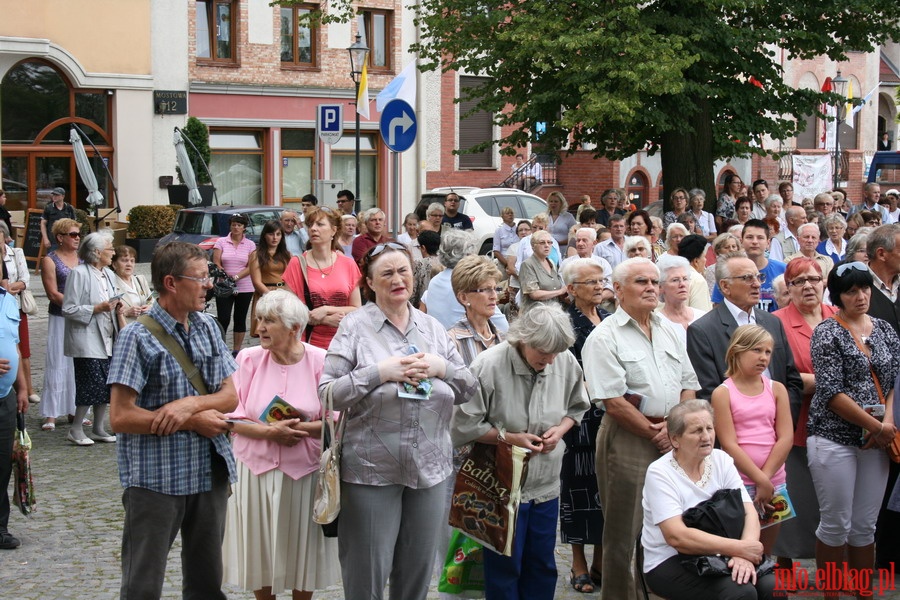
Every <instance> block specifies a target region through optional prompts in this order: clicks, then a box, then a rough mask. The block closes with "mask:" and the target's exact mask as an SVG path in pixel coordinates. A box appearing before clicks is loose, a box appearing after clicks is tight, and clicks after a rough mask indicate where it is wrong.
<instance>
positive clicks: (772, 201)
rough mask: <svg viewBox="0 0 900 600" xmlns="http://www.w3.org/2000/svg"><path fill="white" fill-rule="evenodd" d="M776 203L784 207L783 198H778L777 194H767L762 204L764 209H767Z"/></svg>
mask: <svg viewBox="0 0 900 600" xmlns="http://www.w3.org/2000/svg"><path fill="white" fill-rule="evenodd" d="M776 202H777V203H778V204H780V205H782V206H784V198H782V197H781V196H779V195H778V194H769V196H768V197H767V198H766V199H765V202H764V204H765V205H766V208H769V207H770V206H772V205H773V204H775V203H776Z"/></svg>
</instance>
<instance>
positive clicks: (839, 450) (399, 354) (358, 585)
mask: <svg viewBox="0 0 900 600" xmlns="http://www.w3.org/2000/svg"><path fill="white" fill-rule="evenodd" d="M750 190H751V191H750V195H747V194H746V193H745V190H744V186H743V183H742V182H741V180H740V178H738V177H737V176H733V175H732V176H729V177H728V178H726V181H725V187H724V190H723V191H722V194H721V196H720V197H719V198H718V200H717V203H716V209H715V210H714V211H710V212H707V211H706V210H704V207H705V194H704V193H703V191H702V190H697V189H693V190H688V189H685V188H677V189H675V190H674V191H673V192H672V194H671V196H670V203H669V204H668V205H667V206H668V207H669V208H671V210H668V211H666V212H665V213H664V214H663V215H662V216H661V217H655V216H653V215H651V214H649V213H648V212H647V211H645V210H641V209H638V208H637V207H622V205H623V204H624V202H625V199H624V197H623V196H624V195H623V194H621V193H620V192H619V191H617V190H607V191H605V192H604V193H603V194H601V195H600V200H599V202H597V203H596V206H594V203H592V202H591V201H590V199H589V198H585V199H584V200H583V202H582V204H581V205H580V206H579V207H578V209H577V212H576V214H575V215H574V216H573V215H572V214H571V213H570V212H569V211H568V210H567V209H568V205H567V203H566V200H565V198H564V197H563V196H562V194H561V193H559V192H553V194H552V195H551V196H552V197H550V198H548V210H547V212H546V213H543V214H538V215H536V216H534V217H532V218H531V219H529V220H519V221H516V219H515V214H514V211H513V209H512V208H511V207H501V212H500V214H501V215H502V217H503V223H502V224H501V225H500V227H499V228H498V229H497V231H496V233H495V235H494V245H493V248H492V252H491V256H489V257H484V256H478V255H477V254H476V252H475V250H476V248H475V240H474V238H473V236H472V234H471V233H470V232H469V231H467V230H469V229H471V220H469V218H468V217H467V216H466V215H464V214H463V213H461V212H460V211H459V205H460V201H459V200H460V199H459V196H457V195H456V194H453V193H451V194H449V195H448V196H447V199H446V201H445V203H444V204H441V203H433V204H431V205H430V206H427V207H426V212H425V215H424V217H425V218H422V219H420V218H419V217H418V216H417V215H416V214H414V213H413V214H410V215H407V217H406V218H405V219H404V223H403V231H402V234H401V235H400V236H398V238H397V240H393V239H391V238H390V236H389V234H388V233H387V231H386V223H385V220H386V219H385V214H384V212H382V211H381V210H379V209H370V210H367V211H362V212H361V213H359V214H356V213H354V212H353V196H352V194H351V193H350V192H347V191H343V192H341V195H342V196H341V198H342V202H341V205H340V207H339V209H338V210H332V209H330V208H327V207H321V206H319V205H318V201H317V200H316V199H315V198H314V197H311V196H307V197H305V198H304V203H303V205H304V206H303V219H302V221H303V223H302V224H301V219H300V218H299V217H298V215H297V213H295V212H293V211H285V212H284V213H283V215H282V219H281V221H271V222H269V223H266V224H265V226H264V228H263V231H262V235H261V236H260V239H259V241H258V242H257V243H253V242H251V241H250V240H249V239H248V238H247V237H246V236H245V230H246V226H247V222H246V219H245V218H244V217H243V216H241V215H236V216H235V217H233V218H232V220H231V224H230V225H231V228H230V233H229V235H228V236H225V237H223V238H221V239H220V240H219V241H218V242H217V243H216V246H215V250H214V251H213V256H212V260H213V262H214V263H216V265H217V266H218V267H219V268H221V269H223V270H224V271H225V273H226V274H227V275H228V276H229V277H231V278H232V279H233V280H234V282H235V284H236V292H235V294H233V295H232V296H231V297H228V298H225V299H224V300H223V299H222V298H219V299H218V300H217V316H218V318H217V319H213V318H212V317H211V316H209V315H207V314H206V312H205V304H206V299H207V292H208V291H209V289H210V288H211V287H212V285H213V282H212V279H211V277H210V272H209V270H208V267H207V262H206V259H207V257H206V255H205V254H204V253H203V252H202V251H201V250H200V249H199V248H197V247H195V246H191V245H188V244H182V243H171V244H167V245H165V246H162V247H160V248H158V249H157V251H156V253H155V254H154V258H153V262H152V264H151V271H152V290H153V291H154V293H151V286H150V285H149V284H148V282H146V281H145V280H144V279H143V278H142V277H140V276H139V275H135V274H134V254H133V252H131V251H130V250H129V249H127V248H113V244H112V238H111V236H109V235H108V233H107V232H103V231H100V232H97V233H92V234H90V235H87V236H86V237H85V238H84V239H83V240H82V239H81V228H80V224H79V223H77V221H74V220H71V219H68V218H65V217H62V218H60V219H57V221H56V222H55V223H54V224H53V225H52V226H51V227H50V229H49V233H48V235H50V236H53V237H54V238H55V241H56V244H55V245H56V247H55V248H54V250H53V251H52V252H51V253H50V254H49V255H48V256H47V257H46V258H44V260H43V264H42V267H43V268H42V279H43V283H44V287H45V289H46V290H47V296H48V299H49V300H50V322H49V332H48V339H47V356H46V360H47V370H46V375H45V384H44V389H43V399H42V402H41V415H42V417H43V418H44V422H43V429H44V430H45V431H52V430H53V429H55V427H56V422H57V419H59V418H61V417H66V416H68V417H69V421H70V423H71V426H70V427H69V432H68V439H69V440H70V441H71V442H72V443H73V444H75V445H78V446H89V445H92V444H94V443H95V442H111V443H117V444H118V453H119V471H120V473H119V475H120V480H121V482H122V485H123V487H124V488H125V492H124V495H123V504H124V506H125V527H124V532H123V552H122V564H123V577H122V596H123V597H129V598H137V597H140V598H142V597H158V596H159V593H160V589H161V586H162V583H163V580H162V578H163V573H164V570H165V563H166V559H167V556H168V552H169V548H170V546H171V543H172V540H173V539H174V536H175V535H176V534H177V533H179V532H180V533H181V535H182V538H183V544H184V550H183V552H182V555H183V561H182V568H183V571H184V587H185V590H186V593H188V592H189V593H191V594H194V595H196V596H197V597H204V598H221V597H224V595H223V593H222V592H221V585H222V582H223V581H228V582H230V583H232V584H234V585H237V586H240V587H242V588H243V589H246V590H248V591H253V592H254V594H255V596H256V597H257V598H260V599H269V598H274V597H275V595H276V594H280V593H284V592H290V593H291V594H292V596H293V597H294V598H311V597H312V593H313V592H314V590H316V589H322V588H324V587H327V586H329V585H332V584H334V583H337V582H338V581H340V582H342V584H343V589H344V592H345V594H346V595H347V598H381V597H383V595H384V590H385V586H386V585H387V584H390V597H391V598H397V599H401V598H402V599H404V600H406V599H415V598H422V599H424V598H425V596H426V595H427V592H428V588H429V584H430V582H431V580H432V577H433V575H434V572H435V569H436V568H437V569H440V567H441V566H442V565H443V560H444V556H445V555H446V553H447V548H448V543H449V539H450V533H451V532H450V530H449V528H448V526H447V517H448V513H449V510H450V499H451V492H452V489H453V485H454V482H455V479H456V477H455V475H456V471H457V470H458V469H459V468H460V465H461V464H462V460H463V459H464V457H465V452H466V450H465V449H466V448H467V447H468V445H470V444H471V443H473V442H478V443H482V444H491V445H496V444H511V445H515V446H520V447H522V448H525V449H527V450H528V451H529V452H530V453H531V455H532V457H531V459H530V461H529V473H528V477H527V479H526V481H525V484H524V487H523V488H522V490H521V498H520V500H521V502H520V506H519V510H518V515H517V520H516V536H515V540H514V544H513V549H512V552H511V555H509V556H505V555H503V554H500V553H498V552H494V551H493V550H490V549H488V548H485V549H484V551H483V557H484V558H483V564H484V595H485V597H486V598H488V599H489V600H493V599H514V600H518V599H525V598H528V599H538V600H540V599H542V598H552V597H553V595H554V591H555V588H556V582H557V579H558V568H557V559H556V555H555V552H554V547H555V545H556V541H557V532H559V536H560V539H561V541H562V543H564V544H569V545H571V548H572V564H571V565H568V575H567V576H566V579H567V580H568V583H569V585H571V587H572V588H573V589H574V590H576V591H578V592H583V593H595V592H599V594H600V597H601V598H602V599H603V600H620V599H623V598H625V599H632V598H635V597H636V595H637V593H638V588H639V585H640V581H639V580H640V579H642V578H644V577H645V579H646V582H647V583H648V584H649V586H650V587H651V588H652V589H653V590H654V591H657V592H659V593H660V594H661V595H663V596H665V597H667V598H672V599H676V600H677V599H682V598H683V599H688V598H690V599H691V600H695V599H697V598H710V599H712V598H732V597H734V598H757V597H759V598H772V597H773V594H774V591H773V588H774V580H775V575H774V573H773V568H772V565H773V564H775V565H777V567H778V568H782V569H791V567H792V561H793V560H795V559H810V558H814V559H815V560H816V562H817V566H818V567H819V568H821V569H826V568H829V567H828V565H831V567H830V568H832V569H834V568H838V569H840V568H842V567H843V566H844V565H847V566H849V568H851V569H856V570H857V571H856V572H863V571H867V570H868V571H871V569H873V568H874V567H875V566H876V565H878V566H879V567H887V566H888V565H890V564H891V563H892V562H900V512H898V511H900V487H897V486H896V485H895V482H896V480H897V475H898V472H900V468H898V465H897V463H893V462H892V461H891V460H890V458H889V455H890V451H891V446H892V442H893V441H894V436H895V434H896V433H897V427H896V426H895V423H896V422H897V420H896V418H895V414H894V402H893V400H894V388H895V386H896V385H897V379H898V374H900V338H898V333H900V258H898V257H900V225H897V224H896V222H895V217H896V215H897V214H898V213H900V211H898V210H897V208H896V204H897V198H896V196H897V194H896V190H890V191H889V193H888V194H887V197H888V198H890V200H889V201H888V206H886V207H883V209H882V207H881V204H879V200H880V190H879V189H878V188H877V186H873V185H871V184H870V185H868V186H867V187H866V198H865V201H864V202H863V203H861V204H859V205H853V206H850V207H847V208H848V210H847V213H849V214H847V215H843V214H841V213H842V211H843V209H844V208H845V206H844V204H843V202H845V201H846V198H843V197H842V198H841V201H840V202H841V203H838V201H837V199H836V198H835V197H834V196H832V195H831V194H819V195H818V196H816V198H814V199H813V200H812V204H813V208H812V209H811V210H809V211H807V209H805V208H804V206H803V204H804V202H806V200H804V201H802V202H797V201H795V200H794V199H793V189H792V186H791V185H790V183H782V184H781V185H780V186H778V194H769V189H768V183H767V182H765V181H763V180H758V181H755V182H753V185H752V186H751V188H750ZM348 195H349V196H348ZM573 212H575V211H573ZM857 217H859V218H857ZM467 220H468V225H469V226H468V227H467V226H466V221H467ZM851 222H854V223H856V224H857V227H856V228H855V229H852V230H851V228H850V223H851ZM4 269H5V271H7V272H8V275H7V277H5V279H7V280H8V285H5V287H6V289H7V290H8V294H7V293H6V292H3V293H0V299H2V296H4V295H9V296H16V295H17V294H18V293H19V292H20V291H21V290H22V289H25V288H27V286H28V285H29V280H28V279H27V269H26V270H25V272H24V275H23V274H21V273H20V271H21V269H20V268H18V266H17V258H16V253H15V252H14V251H13V249H11V248H10V249H6V252H5V254H4ZM23 279H24V281H23ZM248 311H249V312H250V314H251V318H250V333H251V336H253V337H254V338H257V339H258V340H259V344H258V346H256V345H252V346H251V347H246V344H245V343H244V339H243V338H244V332H245V331H246V328H247V323H246V313H247V312H248ZM17 312H18V311H15V313H17ZM15 313H13V314H14V316H16V319H14V321H15V326H16V329H17V337H18V339H19V342H20V345H21V347H22V349H23V351H22V353H21V356H22V358H23V359H24V358H26V352H25V350H26V348H27V323H26V325H25V329H24V333H23V332H22V328H21V325H20V322H21V319H19V315H18V314H15ZM22 316H24V315H22ZM229 328H232V333H231V339H232V344H231V345H229V344H227V343H226V339H227V334H226V332H227V331H228V329H229ZM5 366H6V363H5V361H3V360H2V358H0V382H3V381H4V376H5V375H7V373H6V371H4V367H5ZM24 372H25V371H24V369H17V373H21V376H19V375H17V377H19V379H20V380H21V381H22V382H23V383H22V385H24V380H25V377H24ZM7 379H8V377H7ZM107 384H108V386H107ZM10 385H11V382H10ZM2 391H6V390H5V389H0V392H2ZM30 393H33V392H32V390H31V389H30V388H28V387H26V388H25V389H24V390H19V389H18V384H17V387H16V389H15V392H14V393H13V392H8V394H7V397H8V398H9V399H10V400H9V402H11V403H21V401H22V399H23V398H25V399H26V400H25V401H26V404H27V396H28V394H30ZM326 398H328V399H331V401H332V403H333V406H334V409H335V410H336V411H338V412H339V414H340V419H341V420H342V421H343V423H342V429H343V432H342V434H341V440H342V455H341V479H342V484H341V513H340V518H339V520H338V523H337V533H336V539H333V538H331V537H325V533H324V531H323V530H322V528H321V527H320V526H318V525H317V524H315V523H314V522H313V520H312V510H313V509H312V501H313V496H314V490H315V487H316V484H317V479H318V476H319V475H318V463H319V456H320V453H321V443H320V438H321V435H322V429H323V419H324V418H325V416H326V415H325V412H324V410H323V401H324V399H326ZM273 403H275V404H277V406H279V407H280V410H282V412H280V413H279V414H282V415H283V418H279V419H276V420H274V421H273V422H269V420H268V419H267V414H268V413H269V410H270V408H271V407H272V406H273ZM107 407H109V419H108V420H107ZM88 409H91V410H92V414H90V415H89V414H88ZM284 411H287V412H284ZM108 425H111V428H112V431H108V430H107V429H106V427H107V426H108ZM85 427H89V428H90V429H89V430H88V431H86V430H85ZM717 442H718V447H719V448H721V449H718V448H717V446H716V443H717ZM0 474H2V473H0ZM836 481H840V482H841V485H835V482H836ZM229 484H233V485H234V489H233V493H232V494H230V495H229V493H228V489H229ZM895 487H897V489H896V490H895ZM728 490H732V491H733V492H734V493H733V494H732V499H733V501H734V503H735V505H736V507H737V513H736V515H732V516H731V519H732V521H731V525H733V526H734V527H735V528H736V533H731V532H729V533H722V532H719V533H712V532H702V531H700V530H698V529H695V528H694V527H693V526H692V525H691V524H689V523H688V521H687V520H686V517H685V516H684V515H685V511H687V510H688V509H691V508H692V507H694V506H695V505H697V504H699V503H703V502H712V501H713V500H714V499H715V498H716V497H718V496H719V495H720V494H717V493H718V492H722V491H728ZM785 496H787V497H789V498H791V499H792V500H793V507H794V512H795V514H794V515H793V516H792V517H791V518H789V519H787V520H785V521H784V522H776V523H774V524H769V523H768V522H765V521H766V519H767V518H771V516H772V514H773V512H774V504H775V503H776V499H777V501H778V502H781V501H782V498H784V497H785ZM2 508H3V507H2V506H0V509H2ZM7 513H8V510H7ZM761 519H762V521H763V522H764V524H765V525H766V526H765V527H763V526H761ZM0 524H2V523H0ZM0 533H2V534H3V535H4V537H3V538H2V539H0V545H3V544H4V543H7V537H6V536H9V537H12V536H11V535H10V534H8V533H6V532H5V526H4V529H3V530H2V531H0ZM13 539H14V538H13ZM11 544H12V542H11V541H9V542H8V545H10V546H9V547H13V546H11ZM4 547H7V546H4ZM685 555H688V556H700V555H723V556H725V557H726V561H727V569H728V576H721V577H718V578H715V577H703V576H701V575H699V574H698V573H696V572H693V571H691V570H689V569H688V568H687V567H686V566H685V565H684V564H683V559H684V556H685ZM769 559H771V560H769ZM773 561H776V562H774V563H773ZM635 565H637V569H638V571H636V570H635ZM644 574H645V576H644ZM869 581H871V578H869ZM850 585H851V588H850V589H848V590H847V591H850V592H852V593H855V594H859V595H862V596H864V595H866V593H867V592H869V591H870V588H866V587H865V586H866V585H867V584H866V583H865V580H864V579H862V578H858V579H856V580H854V581H853V582H852V583H851V584H850ZM868 585H870V584H868ZM852 586H856V587H852ZM841 591H843V590H825V595H826V597H836V596H837V594H839V593H841ZM452 597H454V596H451V595H449V594H442V598H452Z"/></svg>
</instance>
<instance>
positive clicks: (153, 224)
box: [125, 204, 177, 262]
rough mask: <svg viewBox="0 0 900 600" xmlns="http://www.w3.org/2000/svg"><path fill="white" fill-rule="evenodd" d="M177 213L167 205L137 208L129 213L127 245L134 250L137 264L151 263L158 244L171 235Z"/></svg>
mask: <svg viewBox="0 0 900 600" xmlns="http://www.w3.org/2000/svg"><path fill="white" fill-rule="evenodd" d="M176 213H177V210H176V209H173V208H172V207H171V206H168V205H165V204H154V205H141V206H135V207H134V208H132V209H131V210H130V211H128V239H127V240H125V243H126V244H128V245H129V246H131V247H132V248H134V250H135V252H136V253H137V262H150V259H151V258H153V249H154V248H156V243H157V242H159V239H160V238H161V237H163V236H164V235H167V234H169V233H171V231H172V227H173V226H174V225H175V215H176Z"/></svg>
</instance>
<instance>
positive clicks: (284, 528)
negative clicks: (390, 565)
mask: <svg viewBox="0 0 900 600" xmlns="http://www.w3.org/2000/svg"><path fill="white" fill-rule="evenodd" d="M237 466H238V482H237V484H235V486H234V493H233V494H231V497H229V498H228V516H227V517H226V519H225V541H224V544H223V549H222V557H223V561H224V563H225V581H227V582H228V583H230V584H233V585H237V586H240V587H241V588H243V589H244V590H247V591H253V590H258V589H261V588H263V587H271V588H272V593H273V594H280V593H283V592H286V591H289V590H300V591H308V592H311V591H315V590H320V589H324V588H326V587H328V586H330V585H333V584H335V583H338V582H339V581H340V578H341V569H340V563H339V561H338V552H337V548H338V546H337V538H326V537H325V536H324V535H322V527H321V525H318V524H317V523H315V522H314V521H313V520H312V511H313V500H314V495H315V489H316V479H317V478H318V473H317V472H313V473H311V474H309V475H307V476H306V477H301V478H300V479H298V480H296V481H295V480H293V479H291V478H290V477H288V476H287V475H285V474H284V473H282V472H281V471H279V470H278V469H273V470H272V471H269V472H267V473H263V474H262V475H259V476H257V475H254V474H253V473H252V472H251V471H250V469H249V468H247V466H246V465H244V464H243V463H242V462H240V461H238V463H237Z"/></svg>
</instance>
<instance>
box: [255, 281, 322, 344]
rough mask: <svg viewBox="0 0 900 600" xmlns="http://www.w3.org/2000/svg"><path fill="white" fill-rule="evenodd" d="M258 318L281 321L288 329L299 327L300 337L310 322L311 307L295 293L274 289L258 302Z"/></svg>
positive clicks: (298, 333)
mask: <svg viewBox="0 0 900 600" xmlns="http://www.w3.org/2000/svg"><path fill="white" fill-rule="evenodd" d="M256 318H257V319H271V320H273V321H279V322H280V323H281V324H282V325H284V326H285V327H287V328H288V329H293V328H294V327H295V326H296V327H298V329H297V338H298V339H299V338H300V336H301V335H303V332H304V331H305V330H306V326H307V324H308V323H309V309H308V308H307V307H306V304H304V303H303V301H302V300H300V298H298V297H297V296H296V295H295V294H294V293H292V292H289V291H287V290H285V289H274V290H271V291H269V292H268V293H266V294H264V295H263V296H262V297H261V298H260V299H259V301H258V302H257V303H256Z"/></svg>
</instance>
